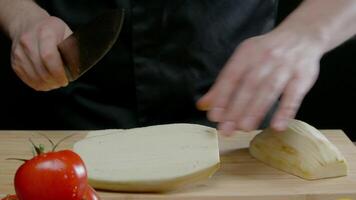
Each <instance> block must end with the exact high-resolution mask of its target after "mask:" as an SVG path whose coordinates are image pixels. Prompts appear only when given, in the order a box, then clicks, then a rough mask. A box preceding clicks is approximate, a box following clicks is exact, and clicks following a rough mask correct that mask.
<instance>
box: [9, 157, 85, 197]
mask: <svg viewBox="0 0 356 200" xmlns="http://www.w3.org/2000/svg"><path fill="white" fill-rule="evenodd" d="M15 190H16V194H17V197H18V198H19V200H82V198H83V197H84V194H85V193H86V192H87V190H88V181H87V172H86V168H85V165H84V162H83V161H82V159H81V158H80V157H79V155H77V154H76V153H74V152H73V151H69V150H64V151H58V152H49V153H42V154H40V155H38V156H36V157H34V158H32V159H31V160H29V161H26V162H25V163H24V164H23V165H22V166H21V167H20V168H19V169H18V170H17V172H16V175H15Z"/></svg>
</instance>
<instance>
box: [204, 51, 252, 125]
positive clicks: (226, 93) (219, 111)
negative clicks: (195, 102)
mask: <svg viewBox="0 0 356 200" xmlns="http://www.w3.org/2000/svg"><path fill="white" fill-rule="evenodd" d="M246 69H247V65H246V64H245V63H244V62H243V60H242V58H241V56H240V55H235V56H232V57H231V59H230V60H229V61H228V62H227V64H226V65H225V67H224V68H223V70H222V72H221V73H220V74H219V76H218V78H217V80H216V82H215V84H214V85H213V87H212V88H211V89H210V90H209V92H208V93H207V94H206V95H205V96H204V97H203V98H202V99H201V100H200V101H199V103H200V104H201V105H210V106H209V107H210V108H209V109H211V110H210V111H209V112H208V117H209V119H210V120H211V121H215V122H219V121H221V120H222V116H223V114H224V112H225V108H226V107H227V105H228V102H229V99H230V98H231V96H232V95H233V93H234V89H235V88H236V87H238V85H239V81H240V79H241V77H242V76H243V74H244V73H245V70H246ZM202 107H204V106H202Z"/></svg>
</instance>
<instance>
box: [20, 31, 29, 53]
mask: <svg viewBox="0 0 356 200" xmlns="http://www.w3.org/2000/svg"><path fill="white" fill-rule="evenodd" d="M19 43H20V45H21V46H23V47H25V48H26V49H30V47H31V36H30V33H24V34H22V35H21V36H20V39H19Z"/></svg>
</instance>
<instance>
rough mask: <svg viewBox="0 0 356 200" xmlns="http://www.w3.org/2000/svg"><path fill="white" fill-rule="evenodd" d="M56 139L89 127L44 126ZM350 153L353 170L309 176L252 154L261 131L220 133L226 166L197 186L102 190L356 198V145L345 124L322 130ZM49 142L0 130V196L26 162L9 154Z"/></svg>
mask: <svg viewBox="0 0 356 200" xmlns="http://www.w3.org/2000/svg"><path fill="white" fill-rule="evenodd" d="M43 132H44V133H46V134H48V135H49V136H50V137H51V138H53V139H54V140H59V139H60V138H62V137H63V136H64V135H66V134H70V133H77V134H76V135H75V136H74V137H72V138H71V139H69V140H67V141H66V142H65V143H64V144H63V145H62V149H63V148H71V147H72V145H73V143H74V142H76V141H78V140H80V139H81V138H83V137H84V136H85V134H86V133H87V132H85V131H81V132H75V131H43ZM322 132H323V133H324V134H325V135H326V136H327V137H328V138H329V139H330V140H331V141H332V142H333V143H334V144H335V145H336V146H337V147H338V148H339V149H340V150H341V152H342V153H343V154H344V155H345V157H346V159H347V161H348V162H349V166H350V169H349V176H347V177H341V178H335V179H324V180H318V181H306V180H302V179H300V178H297V177H295V176H292V175H288V174H286V173H284V172H281V171H278V170H276V169H273V168H270V167H268V166H266V165H264V164H262V163H260V162H258V161H256V160H255V159H254V158H252V157H251V156H250V155H249V153H248V150H247V147H248V144H249V142H250V140H251V139H252V138H253V136H254V135H255V134H256V132H252V133H239V134H236V135H235V136H233V137H230V138H222V137H221V138H220V141H219V143H220V150H221V162H222V163H221V168H220V170H219V171H218V172H217V173H216V174H215V175H214V177H213V178H211V179H210V180H208V181H206V182H202V183H199V184H197V185H195V186H194V187H189V188H185V189H181V190H179V191H174V192H171V193H167V194H129V193H110V192H100V195H101V197H102V199H104V200H114V199H142V200H143V199H145V200H146V199H170V200H178V199H188V200H193V199H194V200H199V199H202V200H211V199H219V200H224V199H231V200H232V199H238V200H356V147H355V146H354V145H353V144H352V142H351V141H350V140H349V139H348V138H347V137H346V135H345V134H344V133H343V132H342V131H340V130H325V131H322ZM29 137H32V138H33V139H34V140H35V141H37V142H41V143H45V144H48V143H46V141H45V140H43V139H42V138H41V137H40V136H38V135H37V134H36V132H35V131H0V196H1V195H5V194H9V193H11V194H12V193H14V189H13V181H12V179H13V176H14V173H15V171H16V169H17V168H18V167H19V165H20V164H21V163H19V162H16V161H6V160H4V159H5V158H8V157H17V158H30V156H31V151H30V144H29V142H28V138H29Z"/></svg>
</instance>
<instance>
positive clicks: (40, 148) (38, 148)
mask: <svg viewBox="0 0 356 200" xmlns="http://www.w3.org/2000/svg"><path fill="white" fill-rule="evenodd" d="M29 141H30V142H31V144H32V146H33V148H34V149H35V151H36V154H37V155H41V154H42V153H44V151H45V147H44V145H43V144H40V145H38V146H37V145H36V144H35V143H34V142H33V140H32V139H31V138H29Z"/></svg>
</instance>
